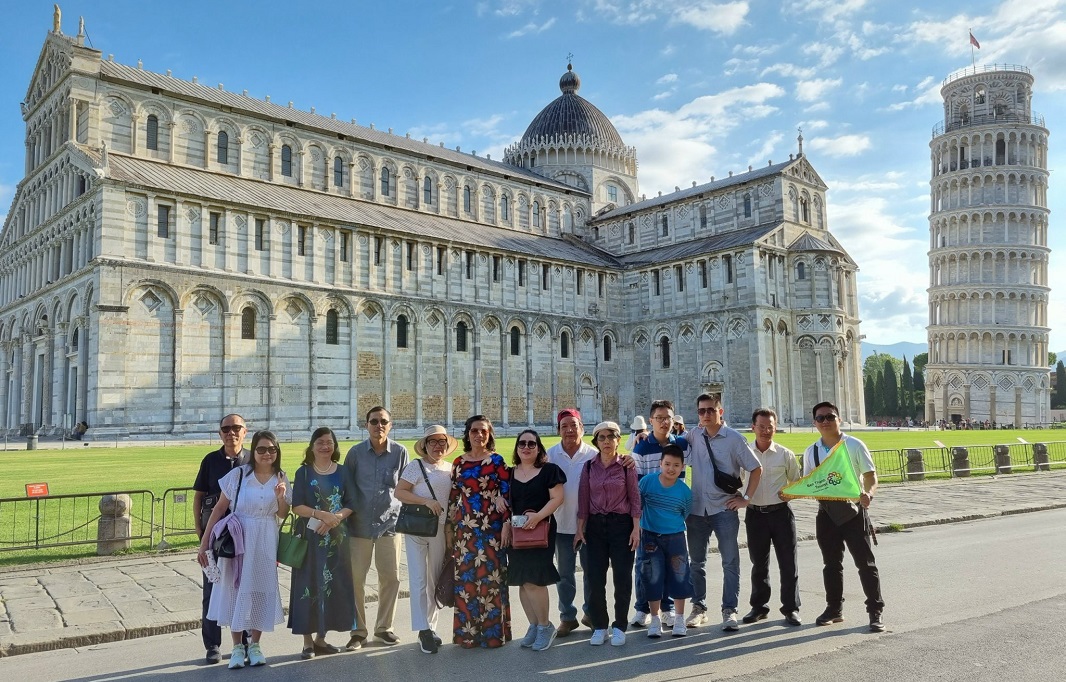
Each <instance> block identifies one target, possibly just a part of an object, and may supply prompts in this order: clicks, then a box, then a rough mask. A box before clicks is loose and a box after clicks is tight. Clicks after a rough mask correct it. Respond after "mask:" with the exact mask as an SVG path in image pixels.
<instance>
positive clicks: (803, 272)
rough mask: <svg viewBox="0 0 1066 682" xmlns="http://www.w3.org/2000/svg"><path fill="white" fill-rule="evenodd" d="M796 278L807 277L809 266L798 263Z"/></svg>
mask: <svg viewBox="0 0 1066 682" xmlns="http://www.w3.org/2000/svg"><path fill="white" fill-rule="evenodd" d="M796 279H807V266H806V264H804V263H796Z"/></svg>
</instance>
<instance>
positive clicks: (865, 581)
mask: <svg viewBox="0 0 1066 682" xmlns="http://www.w3.org/2000/svg"><path fill="white" fill-rule="evenodd" d="M811 413H812V415H813V416H814V424H815V426H816V427H817V428H818V433H819V434H821V438H820V439H819V440H818V441H817V442H816V443H814V444H813V445H811V446H810V447H809V448H807V450H806V451H805V452H804V453H803V475H804V476H806V475H807V474H809V473H811V472H812V471H814V469H815V468H816V467H817V466H818V465H819V464H821V463H822V461H824V460H825V458H826V457H827V456H828V455H829V451H830V450H832V449H833V447H834V446H836V445H837V443H839V442H841V441H844V446H845V447H846V448H847V449H848V455H850V457H851V465H852V466H853V467H854V468H855V472H856V473H857V474H859V480H860V483H861V485H862V494H861V495H860V496H859V503H858V506H856V505H855V503H852V502H826V501H819V502H818V515H817V516H816V517H815V520H814V528H815V535H816V536H817V538H818V549H820V550H822V563H823V564H824V565H825V568H824V569H822V578H823V580H824V581H825V602H826V607H825V612H824V613H822V615H820V616H818V618H817V619H815V621H814V622H815V623H817V624H818V625H830V624H832V623H842V622H843V621H844V612H843V607H844V564H843V562H844V547H845V546H847V548H848V552H850V553H851V558H852V559H853V560H854V561H855V566H856V567H857V568H858V569H859V582H860V583H862V591H863V593H864V594H865V595H866V611H867V613H868V614H869V616H870V630H871V631H873V632H884V629H885V622H884V620H883V618H882V617H881V612H882V611H883V610H884V608H885V602H884V601H883V600H882V599H881V578H880V575H879V574H878V572H877V563H876V562H875V561H874V549H873V544H872V543H871V541H870V532H869V529H870V516H869V514H868V513H867V511H866V510H867V509H868V508H869V507H870V502H872V501H873V499H874V492H876V491H877V472H876V470H875V469H874V460H873V456H872V455H871V454H870V450H869V448H867V447H866V444H865V443H863V442H862V441H861V440H859V439H858V438H855V437H853V436H848V435H846V434H844V433H843V432H842V431H841V430H840V410H838V409H837V406H836V405H834V404H833V403H830V402H821V403H818V404H817V405H815V406H814V409H813V410H812V411H811Z"/></svg>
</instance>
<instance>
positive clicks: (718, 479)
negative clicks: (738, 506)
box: [703, 431, 744, 495]
mask: <svg viewBox="0 0 1066 682" xmlns="http://www.w3.org/2000/svg"><path fill="white" fill-rule="evenodd" d="M703 442H704V443H706V444H707V456H708V457H710V458H711V468H713V469H714V484H715V485H716V486H718V487H719V488H721V489H722V490H723V491H725V492H727V493H729V494H730V495H735V494H736V493H737V491H738V490H740V486H742V485H744V481H742V480H740V479H739V478H737V477H736V476H734V475H733V474H727V473H726V472H724V471H722V470H721V469H719V468H718V465H717V464H715V462H714V451H713V450H711V439H710V438H708V437H707V432H706V431H704V432H703Z"/></svg>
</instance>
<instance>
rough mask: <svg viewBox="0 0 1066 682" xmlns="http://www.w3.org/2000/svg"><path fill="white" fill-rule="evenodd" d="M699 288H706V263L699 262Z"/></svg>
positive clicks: (703, 261)
mask: <svg viewBox="0 0 1066 682" xmlns="http://www.w3.org/2000/svg"><path fill="white" fill-rule="evenodd" d="M700 288H701V289H706V288H707V261H705V260H701V261H700Z"/></svg>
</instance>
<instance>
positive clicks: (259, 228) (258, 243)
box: [255, 218, 266, 251]
mask: <svg viewBox="0 0 1066 682" xmlns="http://www.w3.org/2000/svg"><path fill="white" fill-rule="evenodd" d="M265 227H266V221H265V220H263V219H262V218H256V219H255V250H256V251H262V250H263V249H264V248H266V237H265V234H266V230H265Z"/></svg>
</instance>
